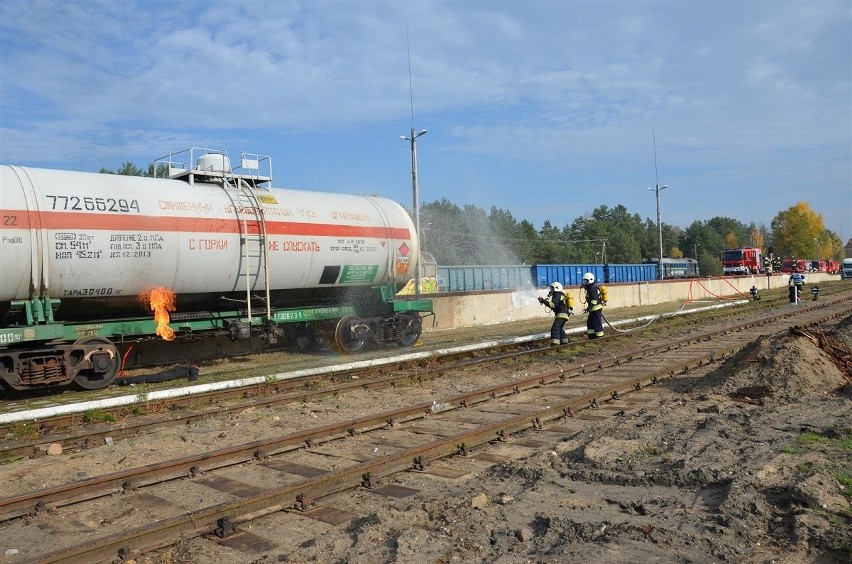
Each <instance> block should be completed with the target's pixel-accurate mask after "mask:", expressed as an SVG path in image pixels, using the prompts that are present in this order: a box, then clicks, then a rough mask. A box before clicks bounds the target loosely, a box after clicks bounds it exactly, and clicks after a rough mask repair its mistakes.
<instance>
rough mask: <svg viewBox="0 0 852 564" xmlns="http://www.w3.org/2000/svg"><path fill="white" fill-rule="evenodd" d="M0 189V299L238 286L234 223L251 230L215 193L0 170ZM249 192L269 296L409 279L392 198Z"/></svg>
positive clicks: (403, 227) (403, 234)
mask: <svg viewBox="0 0 852 564" xmlns="http://www.w3.org/2000/svg"><path fill="white" fill-rule="evenodd" d="M0 187H2V190H0V209H2V214H3V224H2V239H0V256H2V257H3V268H2V270H0V301H9V300H25V299H29V298H30V297H32V296H33V295H39V294H49V295H51V296H53V297H56V298H60V299H62V300H67V299H77V298H81V299H85V298H120V297H122V296H129V297H131V298H133V299H134V300H135V299H136V296H137V295H138V294H140V293H141V292H142V291H143V290H145V289H146V288H148V287H150V286H165V287H168V288H171V289H172V290H174V292H176V293H177V294H178V295H181V294H205V293H223V292H234V291H244V290H245V284H246V282H245V278H244V276H243V274H244V272H245V270H246V262H247V261H246V260H245V257H243V256H242V253H241V245H240V237H241V231H242V229H241V225H240V224H241V222H244V221H248V223H249V224H250V225H249V226H248V227H249V229H248V230H249V235H251V231H252V228H253V227H256V223H255V222H254V218H253V217H251V218H250V219H249V220H246V219H245V216H246V215H247V214H246V213H242V214H241V213H239V212H238V211H236V208H239V207H240V206H243V212H245V207H246V206H245V205H244V203H241V202H240V201H238V199H237V198H235V197H234V194H233V193H232V192H231V191H228V190H224V189H223V188H222V187H221V186H217V185H215V184H210V183H205V182H198V181H196V182H195V183H194V185H189V184H188V183H186V182H184V181H181V180H168V179H153V178H142V177H132V176H119V175H112V174H93V173H82V172H69V171H59V170H47V169H37V168H24V167H17V166H2V167H0ZM256 192H257V195H258V200H259V202H260V205H261V207H262V208H263V214H264V216H265V219H266V221H265V225H266V247H267V250H268V269H269V283H270V289H272V290H282V289H329V288H335V287H341V286H360V285H378V284H386V283H397V284H403V283H405V282H407V281H408V280H409V279H410V278H411V277H412V276H413V270H414V265H415V262H416V260H417V248H418V246H417V239H416V233H415V229H414V226H413V225H412V222H411V219H410V218H409V216H408V213H407V212H406V211H405V210H404V209H403V208H402V207H401V206H400V205H399V204H397V203H396V202H393V201H391V200H388V199H385V198H375V197H367V196H351V195H341V194H329V193H322V192H308V191H299V190H281V189H271V190H262V189H258V190H256ZM248 215H250V214H248ZM255 231H256V229H255ZM248 262H249V270H254V272H250V276H252V277H253V278H255V280H252V287H253V289H254V290H263V289H265V287H266V281H265V278H266V277H265V276H264V273H263V269H262V268H260V269H258V268H254V269H252V268H251V266H252V265H251V262H252V261H251V260H249V261H248ZM256 262H257V261H255V263H256Z"/></svg>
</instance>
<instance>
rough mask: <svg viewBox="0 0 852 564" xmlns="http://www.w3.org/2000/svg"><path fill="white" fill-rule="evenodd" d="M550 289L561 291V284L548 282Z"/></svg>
mask: <svg viewBox="0 0 852 564" xmlns="http://www.w3.org/2000/svg"><path fill="white" fill-rule="evenodd" d="M550 289H551V290H553V291H554V292H561V291H562V284H560V283H559V282H551V283H550Z"/></svg>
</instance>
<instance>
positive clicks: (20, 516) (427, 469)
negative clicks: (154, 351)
mask: <svg viewBox="0 0 852 564" xmlns="http://www.w3.org/2000/svg"><path fill="white" fill-rule="evenodd" d="M849 298H850V295H849V293H848V292H847V293H846V294H845V295H843V296H840V295H839V296H838V297H837V298H836V299H833V300H825V301H822V302H819V303H817V304H813V305H808V306H807V307H802V306H800V307H798V308H785V309H784V310H782V311H775V312H773V313H767V312H765V311H762V312H761V314H760V315H757V316H752V317H751V318H750V319H746V320H737V321H732V320H727V321H720V322H718V323H716V324H715V326H714V327H711V328H703V329H697V328H696V329H692V330H691V331H690V334H687V335H681V336H680V337H677V338H673V337H671V336H667V337H665V338H662V339H658V341H662V342H656V343H655V344H652V343H649V342H633V343H632V344H624V343H622V344H621V345H620V346H619V347H616V348H618V349H619V350H617V351H612V350H610V349H606V350H598V351H596V352H595V353H594V354H593V356H592V357H589V356H583V357H580V356H576V357H575V356H573V355H574V354H575V353H571V352H570V350H571V348H572V347H579V346H580V344H579V343H578V344H576V345H566V346H565V347H562V348H561V349H560V350H559V351H553V350H549V351H548V352H547V354H550V355H554V354H557V355H560V354H561V355H562V356H563V358H565V357H568V360H567V361H566V360H562V361H559V366H558V367H557V368H553V364H554V363H553V360H552V358H553V357H551V362H550V363H549V368H545V367H546V366H548V364H546V363H542V364H539V365H536V367H535V369H532V368H530V366H528V363H525V364H524V366H523V367H522V368H515V369H514V376H513V377H512V378H509V379H507V380H505V381H503V382H501V383H499V384H493V385H488V386H484V387H479V388H476V389H470V390H466V391H464V392H462V393H457V394H448V395H446V396H442V397H440V398H438V399H435V400H432V401H423V402H414V403H412V404H410V405H406V406H404V407H400V408H397V409H392V410H376V411H375V412H374V411H373V410H367V411H368V413H367V414H365V415H363V416H360V417H357V418H350V419H347V420H343V421H337V422H334V423H330V424H326V425H322V426H317V427H313V428H305V429H299V430H298V431H296V432H291V433H287V434H284V435H281V436H277V437H274V438H268V439H264V440H260V441H254V442H251V443H249V444H242V445H235V446H231V447H227V448H223V449H218V450H215V451H209V452H204V453H200V454H196V455H192V456H185V457H181V458H177V459H174V460H169V461H162V462H157V463H154V464H150V465H147V466H144V467H138V468H131V469H127V470H123V471H120V472H113V473H107V474H103V475H100V476H96V477H93V478H89V479H85V480H78V481H76V482H73V483H67V484H61V485H57V486H53V487H50V488H45V489H42V490H38V491H34V492H29V493H23V494H20V495H16V496H11V497H6V498H4V499H0V517H2V519H3V520H4V521H5V523H4V524H3V525H2V527H4V528H5V527H27V526H35V527H38V528H39V529H40V530H48V531H51V532H52V533H53V534H52V535H51V540H52V541H54V543H55V544H51V543H44V544H43V545H41V546H39V547H34V549H36V550H37V549H39V548H41V549H42V552H38V553H34V554H29V555H27V556H28V557H30V558H32V559H34V560H38V561H46V562H59V561H68V562H73V561H78V562H84V561H85V562H91V561H99V560H110V559H113V558H115V557H116V556H117V555H121V556H122V557H125V558H126V557H130V556H134V555H137V554H140V553H143V552H147V551H150V550H154V549H156V548H160V547H164V546H169V545H171V544H174V543H175V542H178V541H180V540H181V539H185V538H190V537H194V536H199V535H212V538H216V539H219V540H220V541H221V542H227V539H229V538H232V537H234V535H235V534H237V535H244V534H245V531H242V532H238V531H239V529H240V528H244V527H246V526H248V525H247V524H248V523H250V522H252V521H254V520H256V519H261V518H265V516H267V515H273V514H277V513H279V512H280V511H281V510H287V511H293V512H295V513H296V514H298V515H302V516H305V515H307V516H314V517H315V518H322V516H323V515H325V516H326V517H327V518H331V517H328V516H329V515H333V514H334V513H335V510H334V507H330V506H321V505H319V504H318V503H317V502H316V501H315V500H321V499H323V498H324V497H326V496H329V495H331V494H334V493H336V492H340V491H346V490H351V489H352V488H356V487H357V488H362V489H363V490H364V491H369V492H371V493H384V494H385V495H388V496H391V497H393V496H402V495H404V494H405V495H407V494H408V493H411V492H408V491H406V489H405V488H401V487H399V486H398V485H395V484H393V483H391V481H392V480H393V478H392V476H394V475H395V474H397V473H399V472H413V473H423V474H428V473H433V474H436V475H444V476H451V475H453V473H454V472H453V471H452V469H451V467H450V466H449V465H447V464H446V463H444V462H440V459H442V458H445V457H454V456H455V455H462V456H463V457H464V459H465V460H467V459H471V460H475V459H476V458H477V456H479V457H480V460H487V459H488V455H487V452H486V451H487V448H488V447H485V445H489V444H511V443H513V442H515V443H518V442H523V441H520V440H519V439H518V438H517V437H518V434H519V433H524V432H528V431H530V430H531V431H532V432H533V433H535V434H543V435H546V436H549V437H550V438H549V439H548V440H550V441H553V440H554V438H553V437H554V436H555V435H558V434H559V433H560V426H561V425H563V424H564V421H568V420H570V419H571V418H572V417H574V416H576V415H577V414H580V413H582V412H584V411H585V410H601V409H604V410H605V409H606V408H607V407H608V406H614V407H613V408H614V409H624V404H623V402H624V401H626V400H625V398H628V397H629V395H630V394H643V393H648V392H649V391H651V390H653V387H651V388H648V387H647V386H649V385H653V384H657V383H660V382H662V381H664V380H666V379H669V378H676V377H678V376H680V375H684V374H689V375H690V376H691V377H695V376H696V375H700V374H701V373H703V372H706V371H708V370H710V369H712V367H714V366H715V365H717V363H718V362H720V361H721V360H722V359H724V358H726V357H727V356H729V355H731V354H733V353H734V352H736V351H737V350H739V349H740V348H742V346H744V345H745V344H747V343H748V342H751V341H752V340H753V339H754V336H755V331H749V329H754V328H758V329H757V331H759V332H760V333H763V334H767V333H774V332H778V331H783V330H786V329H787V328H789V327H791V326H793V325H799V326H807V325H811V324H816V323H819V324H822V323H827V322H830V321H831V320H833V319H838V318H841V317H845V316H848V315H849V314H850V311H852V305H850V299H849ZM776 310H777V308H776ZM566 353H567V354H566ZM514 354H516V353H514V352H513V353H504V355H514ZM518 354H520V353H518ZM489 362H493V359H489ZM459 370H460V368H459ZM507 371H510V369H507ZM533 372H534V373H533ZM397 403H398V402H397ZM532 442H535V441H532ZM546 442H547V440H545V441H544V443H546ZM544 443H542V444H544ZM526 444H532V443H531V442H530V440H527V441H526ZM190 492H191V493H190ZM196 492H199V493H198V494H197V495H198V498H199V499H203V500H206V501H207V502H206V503H202V502H198V501H196V502H192V503H189V502H188V498H190V497H192V498H195V494H196ZM201 492H204V493H201ZM211 492H213V493H211ZM128 507H129V508H135V509H132V511H130V510H129V509H128ZM153 508H156V516H153V512H154V509H153ZM128 511H130V512H129V513H128ZM142 511H149V512H152V517H151V521H152V522H151V523H149V524H148V525H145V526H139V527H136V528H132V529H130V530H125V529H127V523H126V521H127V520H128V519H129V518H130V517H131V516H132V514H133V513H136V512H142ZM91 515H106V516H108V518H107V519H106V520H105V521H104V522H101V523H100V526H99V527H97V531H91V533H92V534H85V535H84V534H78V533H79V531H78V532H77V533H75V534H73V535H67V534H62V532H61V530H60V529H61V527H56V526H51V522H55V521H62V522H65V523H69V522H71V523H73V522H75V521H77V522H82V523H85V522H87V520H88V519H91V517H90V516H91ZM0 534H2V529H0ZM81 537H85V538H81ZM243 538H245V536H243ZM81 541H82V542H81Z"/></svg>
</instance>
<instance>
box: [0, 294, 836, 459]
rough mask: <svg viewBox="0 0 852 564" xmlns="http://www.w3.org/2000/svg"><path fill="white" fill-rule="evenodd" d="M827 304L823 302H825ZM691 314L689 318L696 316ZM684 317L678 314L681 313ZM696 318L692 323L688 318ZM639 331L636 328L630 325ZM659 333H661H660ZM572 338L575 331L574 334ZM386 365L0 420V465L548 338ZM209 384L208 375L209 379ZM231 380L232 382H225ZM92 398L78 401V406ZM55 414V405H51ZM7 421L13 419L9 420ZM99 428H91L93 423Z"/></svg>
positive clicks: (537, 347) (503, 352)
mask: <svg viewBox="0 0 852 564" xmlns="http://www.w3.org/2000/svg"><path fill="white" fill-rule="evenodd" d="M829 297H830V295H829ZM779 299H780V298H775V299H767V300H765V301H761V302H756V303H752V304H749V312H748V314H749V315H753V314H754V313H755V311H754V310H757V311H761V310H763V311H770V310H772V309H774V308H775V307H777V305H778V302H779ZM700 309H701V308H698V310H696V311H700ZM681 313H686V312H681ZM741 315H742V312H738V311H736V310H731V309H724V310H712V309H711V310H707V311H703V312H701V314H700V315H699V314H695V313H692V314H689V315H682V316H681V315H665V316H661V317H659V318H658V323H656V324H655V325H654V326H653V327H650V328H649V327H647V325H648V323H649V320H652V319H655V317H654V316H645V317H639V318H637V321H635V322H634V323H633V324H632V325H634V327H633V328H632V329H631V328H629V327H628V328H623V327H625V326H624V325H622V326H621V327H622V328H619V327H616V328H615V331H613V332H612V333H613V334H612V336H611V337H610V338H609V339H607V341H609V344H608V346H612V345H613V341H618V340H619V339H622V340H626V339H631V340H632V339H635V338H637V337H641V335H642V334H643V333H644V332H648V333H652V334H657V333H658V332H659V331H660V330H663V331H666V332H669V333H676V332H678V331H683V330H685V328H687V327H691V326H693V325H696V324H707V323H713V322H719V321H721V320H724V319H729V318H731V317H739V316H741ZM696 318H697V319H696ZM637 324H641V325H640V326H636V325H637ZM661 326H663V327H661ZM577 330H578V331H580V330H581V329H580V328H579V327H578V328H577ZM438 346H440V343H437V345H433V346H432V347H429V350H424V351H420V352H419V353H415V354H407V355H402V356H399V357H396V358H395V359H394V358H391V359H389V360H388V361H387V362H385V363H383V364H372V363H356V364H353V365H351V366H350V367H348V368H343V369H341V368H340V367H334V370H333V371H332V370H330V369H329V368H328V367H325V366H320V367H315V368H314V369H312V370H305V371H304V372H302V373H299V372H292V373H285V374H279V375H278V378H277V379H276V378H275V377H270V376H261V377H257V376H254V375H253V374H252V376H254V377H253V378H249V383H246V384H244V385H240V386H231V385H229V382H228V381H225V384H223V385H222V386H221V387H220V388H218V389H211V390H208V391H205V392H203V393H191V391H187V393H186V394H183V395H180V394H170V393H169V392H168V390H159V389H155V390H154V391H153V392H152V393H150V394H148V393H141V394H139V395H138V397H137V398H127V399H128V400H130V401H128V402H123V403H121V404H119V405H116V406H114V407H101V406H98V407H97V408H95V409H90V410H88V411H83V410H76V411H74V410H73V409H74V404H73V403H72V404H71V405H70V406H65V407H66V408H68V409H69V412H68V413H64V414H59V415H42V416H39V418H38V420H37V421H22V422H7V423H2V417H3V416H2V414H0V436H4V435H5V436H6V437H9V438H14V437H19V438H18V439H17V440H14V439H13V440H8V441H6V442H5V443H4V444H3V445H0V462H2V461H9V460H14V459H16V458H20V457H37V456H40V455H42V454H43V453H44V452H46V450H47V448H48V446H49V445H50V444H54V443H55V444H60V445H61V446H62V448H63V450H64V451H68V450H79V449H85V448H90V447H92V446H96V445H100V444H103V440H104V439H105V438H107V437H109V438H111V439H116V438H122V437H128V436H137V435H139V434H140V433H144V432H147V430H148V429H156V428H161V427H163V426H166V425H182V424H183V425H185V424H189V423H191V422H193V421H198V420H202V419H205V418H208V417H212V416H214V415H216V414H220V415H221V414H226V413H238V412H240V411H243V410H246V409H256V408H268V407H272V406H274V405H280V404H286V403H290V402H293V401H309V400H311V399H316V398H320V397H323V396H329V395H339V394H343V393H348V392H349V391H351V390H358V389H362V388H364V387H371V388H381V387H384V386H397V385H400V384H401V383H404V382H406V381H408V380H410V379H411V378H412V377H415V378H416V379H418V380H419V381H421V382H422V381H425V380H429V379H432V378H437V377H440V376H441V375H442V374H444V373H446V372H448V371H452V370H456V369H458V368H460V367H463V366H466V365H468V364H471V363H475V364H476V363H479V364H481V363H484V362H487V361H488V360H489V359H491V360H492V361H493V362H499V361H500V360H501V359H505V358H507V356H508V357H513V356H514V357H523V358H533V357H536V356H539V357H542V356H545V355H547V354H549V352H550V350H549V346H548V338H546V337H544V338H537V337H536V336H529V337H526V338H518V339H509V340H494V341H491V342H489V343H480V344H476V345H470V346H454V347H445V348H437V347H438ZM594 346H599V345H590V344H589V343H588V341H587V340H586V339H585V338H584V337H583V335H582V334H577V335H575V336H574V337H573V340H572V343H571V345H570V347H581V348H583V349H587V348H593V347H594ZM258 371H260V372H262V373H263V374H270V373H273V374H274V369H272V370H271V369H270V368H260V369H258ZM213 377H214V378H215V377H216V375H215V374H214V375H213ZM227 377H228V378H231V379H233V378H234V375H233V374H230V375H227ZM98 395H99V393H98V392H95V393H89V394H88V397H87V396H86V395H84V394H81V396H82V397H81V400H80V402H81V404H83V405H85V402H86V401H88V400H89V398H90V397H91V396H95V397H97V396H98ZM57 407H59V405H58V404H57ZM146 414H147V416H143V415H146ZM12 415H14V414H12ZM99 420H100V421H101V423H98V421H99Z"/></svg>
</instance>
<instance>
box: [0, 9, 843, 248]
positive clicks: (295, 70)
mask: <svg viewBox="0 0 852 564" xmlns="http://www.w3.org/2000/svg"><path fill="white" fill-rule="evenodd" d="M407 37H408V40H407V39H406V38H407ZM409 53H410V68H411V75H410V77H411V86H412V87H413V88H412V89H411V90H410V89H409V86H410V84H409ZM412 93H413V96H412ZM412 98H413V107H414V127H416V128H417V129H418V130H419V129H428V134H426V135H424V136H423V137H420V138H419V139H418V143H417V156H418V180H419V188H420V196H421V198H420V199H421V201H426V202H431V201H434V200H439V199H441V198H448V199H449V200H451V201H452V202H454V203H456V204H458V205H460V206H461V205H464V204H468V203H470V204H475V205H478V206H481V207H484V208H485V209H486V210H487V209H489V208H490V206H492V205H495V206H497V207H500V208H503V209H508V210H511V211H512V213H513V214H514V215H515V217H516V218H517V219H519V220H520V219H528V220H530V221H532V222H533V223H534V224H535V225H536V227H541V225H542V223H543V222H544V220H547V219H549V220H550V221H551V222H552V223H553V224H555V225H557V226H559V227H561V226H563V225H565V224H566V223H570V222H571V221H573V220H574V219H575V218H577V217H579V216H582V215H584V214H586V213H588V212H590V211H592V210H593V209H595V208H597V207H598V206H601V205H606V206H609V207H613V206H616V205H619V204H623V205H624V206H626V208H627V210H628V211H629V212H630V213H638V214H639V215H640V216H641V217H642V218H651V219H652V220H654V221H655V220H656V200H655V197H654V192H653V191H648V190H647V189H646V188H647V187H649V186H653V185H654V183H655V181H656V180H655V164H654V162H655V154H654V134H652V131H653V132H655V136H656V163H657V173H658V178H659V183H660V184H661V185H662V184H666V185H668V186H669V188H668V189H666V190H664V191H662V192H661V200H662V205H661V208H662V218H663V222H664V223H667V224H671V225H676V226H680V227H687V226H688V225H689V224H690V223H691V222H692V221H694V220H706V219H709V218H712V217H715V216H726V217H732V218H735V219H738V220H740V221H742V222H745V223H751V222H755V223H757V224H759V225H760V224H763V225H766V226H767V227H768V226H769V223H770V222H771V220H772V218H773V217H774V216H775V215H776V214H777V213H778V211H780V210H783V209H787V208H788V207H790V206H792V205H795V204H796V203H797V202H799V201H805V202H807V203H808V204H809V205H810V206H811V207H812V208H813V209H814V210H815V211H816V212H817V213H820V214H822V216H823V218H824V219H825V223H826V226H827V227H828V228H829V229H832V230H833V231H835V232H837V233H838V234H839V235H842V236H843V240H844V242H845V241H846V240H848V239H849V238H850V237H852V4H850V2H848V1H847V0H839V1H832V0H810V1H799V2H787V1H769V0H767V1H760V2H757V1H752V2H749V1H740V2H728V1H712V2H711V1H701V2H694V1H693V2H690V1H676V2H667V1H655V2H639V1H631V2H619V1H600V2H598V1H589V2H575V1H556V0H552V1H538V2H536V1H524V2H509V1H505V2H500V1H466V2H461V1H405V2H403V1H398V2H371V1H329V2H324V1H315V0H313V1H304V2H293V1H286V0H284V1H282V0H276V1H269V2H267V1H259V0H255V1H253V0H240V1H234V2H232V1H224V0H223V1H213V2H211V1H209V0H208V1H204V2H194V1H180V2H174V1H171V2H160V1H136V2H134V1H127V0H125V1H115V0H114V1H98V0H85V1H67V0H66V1H62V2H47V1H39V0H32V1H22V0H5V1H4V2H0V162H3V163H4V164H21V165H27V166H41V167H50V168H64V169H70V170H84V171H97V170H99V169H100V168H101V167H107V168H117V167H118V166H120V165H121V163H123V162H124V161H128V160H129V161H132V162H133V163H135V164H137V165H139V166H144V165H147V163H150V162H152V161H154V160H155V159H156V158H158V157H160V156H162V155H165V154H168V153H170V152H174V151H179V150H182V149H186V148H189V147H192V146H199V147H208V148H215V149H226V150H227V151H228V152H229V154H230V155H231V156H232V159H233V157H234V156H235V155H239V153H240V152H241V151H247V152H250V153H258V154H262V155H269V156H271V157H272V164H273V175H274V180H275V182H274V184H275V186H276V187H279V188H285V187H287V188H304V189H312V190H321V191H330V192H340V193H352V194H379V195H382V196H386V197H389V198H392V199H394V200H396V201H399V202H401V203H403V204H405V205H406V206H408V207H411V200H412V197H411V153H410V145H409V144H408V143H407V142H405V141H402V140H400V139H399V136H400V135H404V134H408V133H409V131H410V129H411V127H412V111H411V100H412Z"/></svg>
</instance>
